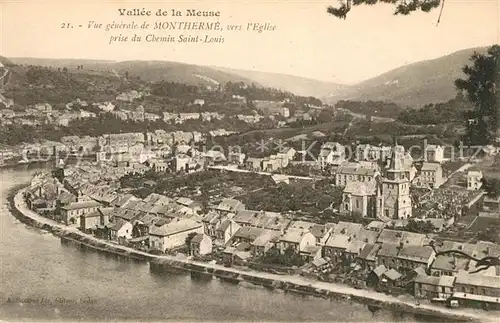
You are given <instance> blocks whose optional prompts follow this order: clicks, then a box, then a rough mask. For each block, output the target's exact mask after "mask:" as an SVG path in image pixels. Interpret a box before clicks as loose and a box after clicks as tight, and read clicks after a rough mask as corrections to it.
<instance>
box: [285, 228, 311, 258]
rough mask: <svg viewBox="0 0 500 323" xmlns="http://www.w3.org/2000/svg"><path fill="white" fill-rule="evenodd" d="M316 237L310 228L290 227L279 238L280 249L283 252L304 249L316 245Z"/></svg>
mask: <svg viewBox="0 0 500 323" xmlns="http://www.w3.org/2000/svg"><path fill="white" fill-rule="evenodd" d="M315 245H316V237H315V236H314V235H313V234H312V233H311V232H310V231H308V230H302V229H288V230H286V231H285V233H284V234H282V235H281V237H280V239H279V249H280V251H281V252H282V253H284V252H285V251H286V250H293V251H294V252H295V253H300V252H301V251H304V249H305V248H306V247H307V246H315Z"/></svg>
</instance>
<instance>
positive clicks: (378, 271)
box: [373, 265, 387, 277]
mask: <svg viewBox="0 0 500 323" xmlns="http://www.w3.org/2000/svg"><path fill="white" fill-rule="evenodd" d="M386 271H387V268H386V267H385V266H384V265H380V266H378V267H377V268H375V269H373V273H374V274H375V275H377V276H378V277H381V276H382V275H383V274H384V273H385V272H386Z"/></svg>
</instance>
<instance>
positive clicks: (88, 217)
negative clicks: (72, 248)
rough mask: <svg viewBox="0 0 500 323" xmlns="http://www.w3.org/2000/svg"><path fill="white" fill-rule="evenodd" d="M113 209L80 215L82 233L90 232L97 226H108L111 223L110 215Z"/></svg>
mask: <svg viewBox="0 0 500 323" xmlns="http://www.w3.org/2000/svg"><path fill="white" fill-rule="evenodd" d="M112 210H113V208H103V209H101V208H99V209H97V210H96V211H93V212H89V213H85V214H82V215H80V231H82V232H89V231H90V230H93V229H96V228H97V226H99V225H101V226H106V225H108V223H109V213H110V212H111V211H112Z"/></svg>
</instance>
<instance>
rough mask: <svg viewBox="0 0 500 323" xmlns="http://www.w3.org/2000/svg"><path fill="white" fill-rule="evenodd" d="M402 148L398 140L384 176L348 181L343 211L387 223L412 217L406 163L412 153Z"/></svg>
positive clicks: (343, 200)
mask: <svg viewBox="0 0 500 323" xmlns="http://www.w3.org/2000/svg"><path fill="white" fill-rule="evenodd" d="M400 148H402V147H400V146H398V145H397V143H396V145H395V147H394V148H393V149H392V152H391V157H390V161H389V163H388V167H387V169H385V171H384V172H383V173H384V175H383V176H378V177H376V178H375V181H371V182H366V181H365V182H361V181H357V180H354V181H350V182H348V183H346V186H345V187H344V191H343V194H342V204H341V206H340V211H341V213H344V214H355V213H356V214H359V215H361V216H363V217H372V218H379V219H381V220H382V221H385V222H387V221H390V220H393V219H408V218H410V217H411V216H412V203H411V197H410V184H411V175H410V171H409V170H408V163H407V160H408V157H409V156H407V155H405V154H404V150H402V149H400ZM410 158H411V157H410ZM410 167H412V166H411V165H410Z"/></svg>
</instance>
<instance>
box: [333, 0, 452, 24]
mask: <svg viewBox="0 0 500 323" xmlns="http://www.w3.org/2000/svg"><path fill="white" fill-rule="evenodd" d="M442 1H443V2H442V3H441V0H342V2H341V3H342V4H341V5H340V7H338V8H335V7H332V6H329V7H328V8H327V12H328V13H329V14H331V15H333V16H335V17H337V18H342V19H346V17H347V13H348V12H349V11H351V8H352V6H358V5H361V4H365V5H375V4H378V3H389V4H393V5H394V6H395V7H396V9H395V11H394V14H395V15H409V14H410V13H412V12H414V11H417V10H421V11H423V12H429V11H431V10H432V9H434V8H437V7H439V5H440V4H442V5H444V0H442ZM441 9H442V7H441ZM440 16H441V14H440ZM438 21H439V20H438Z"/></svg>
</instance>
